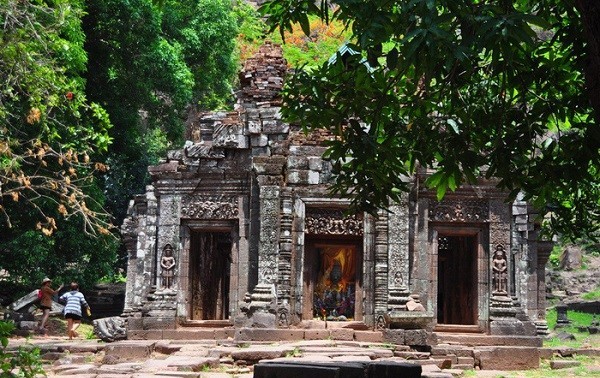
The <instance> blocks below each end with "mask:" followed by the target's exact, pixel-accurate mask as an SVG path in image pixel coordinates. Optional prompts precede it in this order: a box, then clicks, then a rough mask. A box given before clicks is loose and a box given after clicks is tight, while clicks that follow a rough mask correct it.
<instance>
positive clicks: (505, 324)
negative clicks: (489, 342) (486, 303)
mask: <svg viewBox="0 0 600 378" xmlns="http://www.w3.org/2000/svg"><path fill="white" fill-rule="evenodd" d="M490 333H491V334H492V335H513V336H515V335H516V336H535V335H536V334H537V328H536V327H535V324H534V323H533V322H522V321H520V320H518V319H499V320H494V321H492V322H491V323H490Z"/></svg>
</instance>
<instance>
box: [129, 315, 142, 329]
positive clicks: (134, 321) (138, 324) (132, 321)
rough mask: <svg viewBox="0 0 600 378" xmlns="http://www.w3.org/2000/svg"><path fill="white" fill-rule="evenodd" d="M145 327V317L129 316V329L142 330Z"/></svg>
mask: <svg viewBox="0 0 600 378" xmlns="http://www.w3.org/2000/svg"><path fill="white" fill-rule="evenodd" d="M141 329H144V319H143V318H133V317H132V318H127V330H141Z"/></svg>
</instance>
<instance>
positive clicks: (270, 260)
mask: <svg viewBox="0 0 600 378" xmlns="http://www.w3.org/2000/svg"><path fill="white" fill-rule="evenodd" d="M280 191H281V189H280V187H279V186H278V185H261V186H260V194H259V203H260V229H259V243H258V244H259V245H258V284H257V285H256V286H255V287H254V290H253V291H252V293H251V294H250V298H248V301H249V302H250V303H249V304H248V305H247V306H246V307H244V308H243V309H242V311H243V312H245V314H246V316H245V319H243V318H238V319H237V320H236V323H237V325H238V326H254V325H256V326H260V327H264V328H274V327H276V326H277V318H276V310H277V309H276V301H277V292H276V284H277V281H278V279H279V277H278V276H279V272H278V265H277V264H278V253H279V230H280V220H279V214H280V208H281V198H280V197H281V193H280Z"/></svg>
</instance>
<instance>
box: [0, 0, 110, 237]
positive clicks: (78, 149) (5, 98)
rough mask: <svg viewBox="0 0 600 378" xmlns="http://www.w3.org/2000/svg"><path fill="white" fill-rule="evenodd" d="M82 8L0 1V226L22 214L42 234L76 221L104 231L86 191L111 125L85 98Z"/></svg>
mask: <svg viewBox="0 0 600 378" xmlns="http://www.w3.org/2000/svg"><path fill="white" fill-rule="evenodd" d="M82 14H83V4H82V3H81V2H80V1H71V0H69V1H66V0H55V1H53V2H52V4H47V3H45V2H38V1H29V0H24V1H21V0H19V1H17V0H3V1H0V20H2V25H1V29H0V45H1V46H2V49H0V222H2V227H11V226H12V223H13V222H12V221H11V219H12V217H13V216H14V215H16V214H19V213H20V212H22V211H24V210H25V211H29V212H33V213H34V214H35V217H33V219H31V220H32V222H33V224H35V225H37V229H38V230H41V231H42V232H43V233H45V234H46V235H50V234H52V233H53V232H54V231H55V230H56V224H57V218H58V217H62V218H71V217H75V218H78V219H80V220H82V221H83V224H84V230H85V231H86V232H88V233H91V234H95V233H98V232H100V233H108V229H109V228H110V220H109V217H108V214H107V213H106V212H105V211H104V210H103V209H102V207H101V205H102V201H101V199H100V200H98V199H96V198H94V197H92V196H90V195H89V194H88V193H87V192H86V187H89V186H90V185H92V184H93V177H92V174H93V173H94V172H95V171H98V170H100V171H102V170H104V168H105V166H104V165H103V164H101V163H94V162H93V161H92V157H93V156H94V155H96V154H97V153H98V152H102V151H105V150H106V149H107V147H108V144H109V142H110V137H109V135H108V132H109V129H110V123H109V120H108V116H107V114H106V112H105V111H104V110H103V109H102V108H101V107H100V106H98V104H96V103H93V102H89V101H87V99H86V94H85V90H84V89H85V88H84V80H83V79H82V76H81V75H82V73H83V72H84V70H85V67H86V62H87V56H86V54H85V51H84V50H83V41H84V38H85V37H84V34H83V31H82V29H81V16H82Z"/></svg>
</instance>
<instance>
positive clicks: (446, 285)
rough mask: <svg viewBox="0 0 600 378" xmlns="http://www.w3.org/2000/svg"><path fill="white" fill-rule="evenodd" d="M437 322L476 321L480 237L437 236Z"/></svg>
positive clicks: (457, 322)
mask: <svg viewBox="0 0 600 378" xmlns="http://www.w3.org/2000/svg"><path fill="white" fill-rule="evenodd" d="M437 278H438V298H437V320H438V324H460V325H474V324H477V238H476V237H475V236H455V235H442V234H440V235H439V237H438V277H437Z"/></svg>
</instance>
